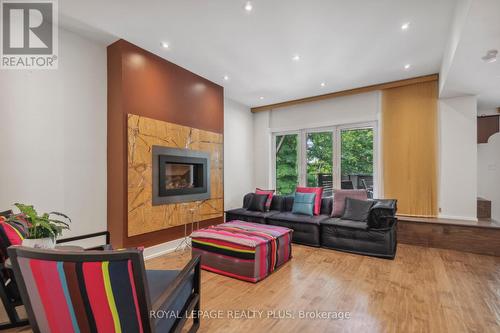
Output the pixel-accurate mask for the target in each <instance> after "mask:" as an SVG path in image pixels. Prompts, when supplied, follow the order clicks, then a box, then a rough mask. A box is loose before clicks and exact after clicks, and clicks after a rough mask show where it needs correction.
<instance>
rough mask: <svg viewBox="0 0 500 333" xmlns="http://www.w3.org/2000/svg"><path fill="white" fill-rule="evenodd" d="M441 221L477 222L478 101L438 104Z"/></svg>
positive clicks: (452, 100) (459, 99)
mask: <svg viewBox="0 0 500 333" xmlns="http://www.w3.org/2000/svg"><path fill="white" fill-rule="evenodd" d="M439 175H440V176H439V207H440V210H441V211H440V217H443V218H456V219H467V220H476V219H477V213H476V210H477V202H476V198H477V98H476V97H475V96H464V97H456V98H448V99H440V100H439Z"/></svg>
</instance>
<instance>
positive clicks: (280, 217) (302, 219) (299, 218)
mask: <svg viewBox="0 0 500 333" xmlns="http://www.w3.org/2000/svg"><path fill="white" fill-rule="evenodd" d="M269 218H270V219H272V220H276V221H289V222H294V223H312V224H319V223H320V222H321V221H323V220H326V219H328V218H329V216H328V215H313V216H308V215H301V214H294V213H292V212H282V213H278V214H275V215H272V216H270V217H269Z"/></svg>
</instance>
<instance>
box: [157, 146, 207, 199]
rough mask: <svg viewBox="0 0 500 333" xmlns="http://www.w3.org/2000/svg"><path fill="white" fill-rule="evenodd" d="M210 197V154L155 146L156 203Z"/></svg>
mask: <svg viewBox="0 0 500 333" xmlns="http://www.w3.org/2000/svg"><path fill="white" fill-rule="evenodd" d="M208 198H210V155H209V154H208V153H205V152H201V151H195V150H189V149H176V148H167V147H161V146H153V205H162V204H168V203H175V202H188V201H197V200H205V199H208Z"/></svg>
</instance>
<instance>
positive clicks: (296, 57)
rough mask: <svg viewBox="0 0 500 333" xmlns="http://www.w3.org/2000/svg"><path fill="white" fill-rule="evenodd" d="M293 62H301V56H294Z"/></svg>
mask: <svg viewBox="0 0 500 333" xmlns="http://www.w3.org/2000/svg"><path fill="white" fill-rule="evenodd" d="M292 60H293V61H299V60H300V56H299V55H298V54H296V55H294V56H293V57H292Z"/></svg>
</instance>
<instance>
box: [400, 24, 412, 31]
mask: <svg viewBox="0 0 500 333" xmlns="http://www.w3.org/2000/svg"><path fill="white" fill-rule="evenodd" d="M409 27H410V22H406V23H403V24H402V25H401V30H403V31H406V30H408V28H409Z"/></svg>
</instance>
